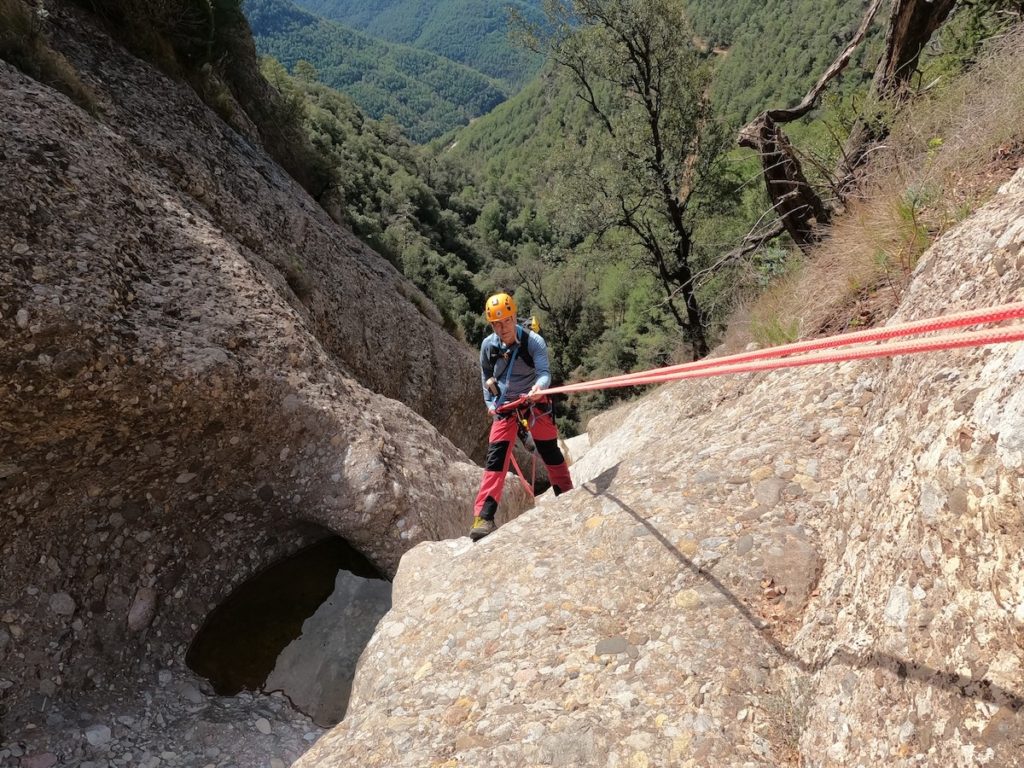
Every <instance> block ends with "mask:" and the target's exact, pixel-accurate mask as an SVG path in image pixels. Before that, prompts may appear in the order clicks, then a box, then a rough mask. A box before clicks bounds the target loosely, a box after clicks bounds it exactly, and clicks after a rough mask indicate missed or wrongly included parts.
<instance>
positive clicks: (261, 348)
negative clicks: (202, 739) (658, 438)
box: [0, 7, 524, 766]
mask: <svg viewBox="0 0 1024 768" xmlns="http://www.w3.org/2000/svg"><path fill="white" fill-rule="evenodd" d="M70 13H71V12H70V11H69V10H68V9H67V8H60V7H58V8H57V9H55V12H54V14H53V15H52V17H51V21H52V23H53V24H54V27H53V29H52V30H51V32H52V33H53V36H54V41H55V44H56V45H57V46H58V47H60V49H61V50H62V51H63V52H64V53H65V54H66V55H67V56H68V58H69V59H70V60H71V61H72V62H73V63H74V64H75V66H76V67H77V68H78V69H79V71H80V73H81V75H82V77H83V79H85V80H86V81H87V82H88V83H89V84H90V86H91V87H92V88H93V89H94V90H95V91H96V93H97V94H98V96H99V100H100V113H99V116H98V117H94V116H92V115H89V114H87V113H86V112H84V111H82V110H81V109H79V108H78V107H76V106H74V105H73V104H72V103H71V102H70V101H69V100H68V99H66V98H65V97H63V96H61V95H60V94H58V93H57V92H55V91H54V90H52V89H50V88H48V87H46V86H45V85H42V84H40V83H38V82H36V81H34V80H31V79H29V78H27V77H25V76H23V75H22V74H20V73H19V72H18V71H17V70H15V69H14V68H12V67H10V66H8V65H7V64H6V63H5V62H3V61H0V102H2V104H3V115H2V117H0V177H2V178H3V184H0V764H4V765H6V764H7V761H8V760H9V759H10V758H12V757H14V758H19V759H21V761H22V765H39V764H43V763H45V762H46V761H47V760H48V759H49V758H46V757H40V758H39V760H38V761H36V762H35V763H33V762H32V760H31V756H32V755H33V754H35V753H41V754H43V755H46V754H55V755H56V756H57V757H58V758H59V759H60V760H61V761H62V762H63V763H66V764H69V765H70V764H77V762H74V761H85V762H89V761H90V760H91V759H93V758H95V759H96V760H107V759H110V760H113V759H114V758H115V757H117V758H118V760H120V761H121V762H123V763H124V764H127V765H135V764H142V763H139V762H136V761H135V760H136V758H137V756H138V755H137V750H133V748H132V745H136V746H137V745H138V744H141V743H144V739H142V737H141V736H140V737H139V739H134V737H132V736H131V734H130V733H129V734H126V736H125V740H122V741H119V740H118V739H119V737H118V732H119V731H123V730H124V728H127V729H128V730H129V731H131V730H132V729H133V728H134V727H135V726H134V725H125V724H124V723H122V724H121V725H123V726H124V728H121V727H120V726H118V725H117V721H116V718H118V717H120V718H129V719H131V720H132V723H134V724H135V725H138V726H139V729H141V730H140V731H139V732H140V733H141V732H143V731H145V732H146V733H149V734H150V735H151V736H154V737H155V738H156V739H157V740H161V741H162V740H164V739H165V738H166V740H167V741H166V742H165V743H166V744H168V746H167V747H166V748H165V749H164V751H167V752H179V753H181V752H182V749H184V745H186V744H187V745H189V749H191V745H192V740H191V739H192V737H191V736H190V735H189V734H192V733H193V730H192V729H194V728H195V727H198V725H199V724H200V723H201V721H202V719H203V717H205V714H204V713H205V712H210V713H214V712H219V713H220V714H211V716H213V717H215V718H217V721H218V722H222V721H225V720H229V719H230V718H232V717H236V718H237V717H241V716H242V715H244V707H243V708H242V709H239V707H240V705H239V704H238V702H234V701H221V700H217V699H208V698H207V697H206V696H205V694H202V693H201V692H199V693H196V694H195V696H194V697H193V698H196V701H191V700H189V701H190V705H191V708H188V709H186V710H182V711H180V712H176V714H175V718H177V719H176V720H175V723H176V724H174V725H173V726H172V725H170V724H167V723H165V722H161V720H166V717H165V716H164V715H161V714H160V712H161V709H160V707H159V706H158V705H159V703H160V702H162V701H166V697H164V696H163V693H161V691H162V690H163V688H162V687H161V685H162V684H161V678H160V677H159V675H161V674H163V675H165V676H166V675H171V676H172V678H173V679H174V680H178V679H187V678H188V672H187V670H185V669H184V667H183V659H184V656H185V649H186V647H187V644H188V642H189V640H190V639H191V637H192V636H193V635H194V633H195V631H196V629H197V628H198V626H199V625H200V624H201V622H202V621H203V618H204V616H205V615H206V613H207V612H208V611H209V610H210V609H211V608H212V607H213V606H214V605H216V603H217V602H218V601H220V600H222V599H223V598H224V597H225V596H226V595H227V594H228V593H229V592H230V591H231V589H232V588H234V587H235V586H237V585H238V584H239V583H241V582H242V581H243V580H245V579H246V578H247V577H248V576H249V575H251V574H253V573H255V572H256V571H258V570H260V569H261V568H263V567H265V566H266V565H267V564H269V563H271V562H273V561H274V560H276V559H277V558H279V557H281V556H284V555H287V554H290V553H292V552H295V551H297V550H298V549H300V548H301V547H302V546H304V545H305V544H308V543H309V542H311V541H314V540H317V539H319V538H322V537H324V536H326V535H329V534H331V533H334V534H337V535H340V536H341V537H343V538H344V539H346V540H347V541H348V542H349V543H350V544H352V545H353V546H354V547H356V548H357V549H358V550H359V551H360V552H362V553H363V554H364V555H366V556H367V557H368V558H369V559H370V560H371V561H373V562H374V563H375V564H376V566H377V567H378V568H379V569H380V570H381V571H382V572H383V573H384V574H386V575H390V574H392V573H393V572H394V570H395V568H396V567H397V563H398V560H399V557H400V556H401V554H402V553H403V552H404V551H405V550H406V549H408V548H409V547H411V546H412V545H413V544H415V543H416V542H418V541H421V540H424V539H427V538H443V537H451V536H459V535H463V534H464V532H465V531H466V529H467V526H468V523H469V520H470V519H471V505H472V499H473V496H474V493H475V490H476V486H477V483H478V481H479V472H480V470H479V468H478V467H477V466H476V465H474V464H473V463H472V462H471V461H470V459H469V458H468V457H467V455H466V452H465V451H469V452H471V453H472V454H473V455H475V456H479V455H481V453H482V451H483V449H484V442H485V433H486V428H487V423H486V419H485V416H484V414H483V409H482V407H481V404H480V395H479V391H478V386H479V385H478V379H477V372H476V364H475V356H474V354H473V353H472V351H471V350H468V349H466V348H465V347H464V346H463V345H460V344H459V343H457V342H456V341H455V340H454V339H452V338H451V337H450V336H448V335H447V334H445V333H444V331H443V330H442V329H441V328H440V327H439V326H438V325H437V324H436V323H433V322H431V321H430V320H429V319H428V318H427V317H425V316H424V314H423V313H422V312H421V310H420V309H419V307H420V306H423V307H426V306H427V305H426V304H425V303H424V302H425V299H423V297H422V296H421V295H419V294H418V293H417V291H416V289H415V288H414V287H413V286H412V285H411V284H409V283H408V282H407V281H405V280H404V279H403V278H402V277H401V276H400V275H399V274H398V273H397V272H396V271H395V270H394V269H393V268H392V267H391V266H390V265H388V264H387V263H386V262H385V261H384V260H383V259H381V258H380V257H379V256H377V255H376V254H374V253H372V252H371V251H369V250H368V249H367V248H365V247H364V246H363V245H361V244H360V243H359V242H358V241H357V240H356V239H355V238H354V237H353V236H352V235H351V233H349V232H347V231H345V230H343V229H342V228H340V227H338V226H336V225H334V224H333V223H332V222H331V221H330V219H329V218H328V217H327V216H326V215H325V214H324V213H323V211H321V210H320V209H319V208H318V207H317V206H316V205H315V204H314V203H313V202H312V201H311V200H310V199H309V197H308V196H307V195H306V194H305V193H304V192H303V191H302V190H301V188H299V187H298V186H297V185H296V184H295V183H293V182H292V181H291V179H290V178H289V177H287V176H286V175H285V174H284V173H283V172H282V171H281V170H280V169H279V168H278V167H277V166H275V165H274V164H273V163H272V162H271V161H269V160H268V158H267V157H266V155H265V154H264V153H263V152H262V150H260V149H259V148H257V147H254V146H253V145H251V144H250V143H249V142H248V141H247V140H245V139H244V138H242V137H240V136H239V135H238V134H236V133H235V132H234V131H232V130H231V129H230V128H228V127H227V126H226V125H225V124H224V123H223V122H222V121H221V120H220V119H219V118H217V117H216V116H215V115H214V114H213V112H211V111H210V110H209V109H208V108H207V107H206V106H205V105H203V104H202V103H201V102H200V101H199V99H198V98H197V97H196V95H195V94H194V93H193V92H192V91H191V90H190V89H189V87H188V86H187V85H185V84H182V83H178V82H174V81H171V80H169V79H168V78H167V77H165V76H163V75H161V74H159V73H158V72H156V71H155V70H154V69H153V68H151V67H149V66H148V65H146V64H144V63H143V62H141V61H139V60H137V59H135V58H134V57H132V56H129V55H128V54H126V53H125V52H124V51H123V50H121V49H120V48H119V47H118V46H117V45H115V44H114V43H112V42H111V41H110V40H109V39H108V38H106V37H104V36H103V35H102V33H100V32H99V31H97V30H95V29H93V28H92V27H91V25H90V23H89V22H88V21H87V20H85V19H83V18H80V17H78V16H75V15H69V14H70ZM414 411H415V412H414ZM419 414H423V416H426V417H427V418H424V417H423V416H421V415H419ZM427 419H430V420H432V422H433V424H432V423H431V422H430V421H428V420H427ZM435 426H436V428H435ZM446 435H447V436H446ZM449 438H450V439H449ZM463 449H464V450H463ZM507 501H508V502H509V504H510V506H509V507H507V508H505V509H504V510H503V512H502V514H504V515H512V514H515V511H516V509H517V505H518V506H519V507H521V506H522V505H523V504H524V499H523V494H522V493H521V491H519V490H517V489H516V488H515V487H514V486H513V485H512V484H510V492H509V494H508V496H507ZM193 687H194V686H193ZM90 697H91V698H90ZM90 701H93V702H94V703H93V704H90V703H89V702H90ZM266 701H268V700H264V702H263V703H260V702H256V703H254V704H252V707H257V708H258V707H261V706H270V705H269V704H266ZM274 706H276V704H275V705H274ZM252 707H250V708H252ZM76 712H79V713H84V714H82V715H81V716H82V717H85V715H86V714H88V715H90V716H91V717H93V718H95V719H94V720H93V721H90V722H80V719H79V717H78V716H76V715H75V713H76ZM140 712H149V713H151V714H152V717H151V718H150V719H147V717H146V716H143V715H141V714H139V713H140ZM232 713H234V714H232ZM101 714H103V717H100V715H101ZM107 715H109V717H107ZM294 716H295V715H294V713H292V714H291V715H287V714H282V715H281V718H279V719H283V720H287V719H288V718H289V717H294ZM242 719H244V717H242ZM270 720H271V721H273V720H274V718H270ZM299 721H304V724H302V722H300V725H299V726H297V730H296V729H292V730H293V731H294V732H295V733H298V737H297V738H296V739H291V740H288V745H289V746H288V748H287V749H286V750H285V751H286V752H287V753H288V754H289V755H291V757H294V756H295V755H296V754H298V752H299V751H301V749H300V747H302V748H304V746H305V745H306V744H308V741H306V740H305V734H306V733H311V732H316V731H317V730H318V729H316V728H312V729H310V728H309V723H308V721H306V720H305V719H304V718H299ZM92 725H96V726H98V727H97V728H96V729H94V730H92V731H88V732H87V731H84V730H83V728H84V727H90V726H92ZM150 726H152V727H150ZM103 728H107V729H111V732H112V734H113V735H112V736H111V735H110V734H108V733H107V731H105V730H103ZM147 729H148V730H147ZM215 730H216V729H215ZM218 732H219V731H218ZM290 732H291V731H290ZM260 733H262V731H261V732H260ZM264 735H265V734H264ZM173 738H180V739H181V741H180V743H179V744H178V747H181V749H179V748H176V747H175V746H174V743H173ZM228 743H230V740H229V742H228ZM117 744H121V745H122V746H123V745H128V746H126V747H125V748H124V749H122V750H120V751H118V750H114V751H111V750H112V749H113V746H112V745H117ZM269 745H270V742H269V741H268V742H267V745H265V746H269ZM5 750H6V752H5ZM129 753H130V754H129ZM126 754H129V756H127V757H125V755H126ZM189 754H192V753H191V752H190V753H189ZM246 754H248V752H246ZM260 754H261V753H260V752H259V750H254V751H253V752H252V755H251V757H252V760H253V761H254V762H250V763H245V762H244V761H243V760H242V758H241V757H238V756H237V755H234V754H228V753H225V754H223V755H222V756H221V757H220V758H218V759H216V760H210V761H209V762H212V763H214V764H233V765H246V764H248V765H254V766H255V765H261V766H262V765H265V764H266V759H267V757H269V756H273V755H274V752H273V750H271V749H269V748H268V749H267V750H265V751H264V752H263V753H262V755H263V756H259V755H260ZM156 756H157V758H159V759H163V758H160V756H159V754H157V755H156ZM193 757H194V755H193ZM122 758H123V759H122ZM147 759H148V758H147ZM275 759H278V758H277V757H275ZM280 759H285V758H284V756H283V753H282V757H280ZM289 759H291V758H289ZM174 760H178V763H177V764H181V765H200V764H203V763H202V762H192V758H189V759H187V760H186V759H185V758H180V759H179V758H174ZM174 760H172V758H166V759H164V763H166V764H175V763H174Z"/></svg>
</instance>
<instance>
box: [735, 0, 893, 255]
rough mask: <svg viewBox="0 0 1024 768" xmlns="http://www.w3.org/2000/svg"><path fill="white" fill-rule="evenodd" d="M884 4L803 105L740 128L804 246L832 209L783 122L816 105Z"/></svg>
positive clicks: (789, 228) (874, 7) (779, 210)
mask: <svg viewBox="0 0 1024 768" xmlns="http://www.w3.org/2000/svg"><path fill="white" fill-rule="evenodd" d="M897 2H900V0H897ZM881 4H882V0H873V1H872V3H871V5H870V7H869V8H868V10H867V12H866V13H865V14H864V18H863V19H862V20H861V24H860V27H859V28H858V29H857V32H856V33H855V34H854V36H853V38H852V39H851V40H850V42H849V44H847V46H846V48H845V49H844V50H843V52H842V53H840V54H839V56H838V58H836V60H835V61H833V62H832V64H831V65H830V66H829V68H828V69H826V70H825V72H824V73H823V74H822V75H821V77H819V78H818V82H817V83H815V84H814V87H813V88H811V90H810V91H808V92H807V95H806V96H804V98H803V100H802V101H801V102H800V103H799V104H797V105H796V106H795V107H791V108H789V109H770V110H767V111H765V112H762V113H761V114H760V115H758V116H757V117H755V118H754V119H753V120H751V121H750V122H749V123H747V125H745V126H744V127H743V128H742V129H741V130H740V132H739V136H738V139H737V140H738V143H739V145H740V146H741V147H749V148H750V149H753V150H754V151H755V152H757V153H758V156H759V157H760V159H761V168H762V170H763V176H764V184H765V189H766V191H767V192H768V199H769V200H771V203H772V206H773V207H774V208H775V212H776V214H777V215H778V217H779V220H780V221H781V222H782V226H783V227H784V228H785V231H786V232H788V233H789V236H790V237H791V238H793V242H795V243H796V244H797V245H798V246H799V247H800V248H801V249H802V250H806V249H807V248H809V247H810V246H811V245H812V244H814V243H815V242H817V241H818V239H819V237H820V235H819V231H820V228H821V227H822V226H823V225H825V224H827V223H828V222H829V219H830V217H831V214H830V211H829V209H828V207H827V206H826V205H825V204H824V203H823V202H822V200H821V198H820V197H819V195H818V193H817V192H816V191H815V190H814V188H813V187H812V186H811V185H810V183H809V182H808V181H807V177H806V176H805V175H804V172H803V168H802V167H801V165H800V161H799V159H797V156H796V154H795V153H794V151H793V146H792V145H791V144H790V143H789V139H787V138H786V135H785V134H784V133H783V132H782V129H781V128H780V127H779V125H780V124H781V123H790V122H792V121H794V120H797V119H799V118H801V117H803V116H804V115H806V114H807V113H808V112H810V111H811V109H813V108H814V106H815V105H816V104H817V102H818V99H819V97H820V96H821V93H822V91H824V90H825V86H827V85H828V84H829V83H830V82H831V81H832V80H833V79H834V78H835V77H836V76H838V75H839V73H840V72H842V71H843V70H844V69H845V68H846V65H847V64H849V63H850V59H851V58H852V57H853V54H854V52H855V51H856V50H857V48H858V47H859V46H860V44H861V42H862V41H863V40H864V38H865V36H866V35H867V32H868V28H869V27H870V26H871V22H872V20H873V19H874V17H875V14H876V13H877V12H878V8H879V6H881Z"/></svg>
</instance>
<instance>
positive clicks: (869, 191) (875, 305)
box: [716, 28, 1024, 355]
mask: <svg viewBox="0 0 1024 768" xmlns="http://www.w3.org/2000/svg"><path fill="white" fill-rule="evenodd" d="M1022 161H1024V28H1017V29H1015V30H1013V31H1012V32H1010V33H1009V34H1007V35H1004V36H1003V37H1002V38H1001V39H1000V40H998V41H994V43H993V44H992V48H991V51H990V53H989V55H988V56H986V57H985V58H984V59H983V60H982V62H981V63H980V64H979V66H978V67H977V68H976V69H975V70H974V71H972V72H970V73H968V74H966V75H964V76H962V77H960V78H957V79H956V80H953V81H951V82H949V83H946V84H944V85H941V86H938V87H936V88H934V89H933V91H932V92H931V93H930V94H928V95H927V96H925V97H923V98H920V99H918V100H917V101H915V102H914V103H913V104H911V105H910V106H909V107H908V108H906V109H905V110H904V111H903V112H902V113H901V114H899V115H898V116H897V117H896V120H895V123H894V126H893V129H892V132H891V134H890V136H889V138H888V140H887V141H886V142H885V145H884V146H882V147H880V148H879V149H878V150H876V151H875V152H874V154H873V156H872V158H871V162H870V165H869V167H868V168H867V170H866V173H865V175H864V177H863V179H862V181H861V184H860V187H859V190H858V192H857V194H856V195H854V196H852V197H851V198H850V199H849V200H848V201H847V205H846V208H845V210H844V211H842V212H841V213H840V214H839V215H837V216H836V218H835V220H834V223H833V226H832V229H831V231H830V232H829V234H828V236H827V239H826V240H825V241H824V242H823V243H822V244H821V245H820V246H819V247H818V248H816V249H815V252H814V253H812V254H810V255H809V257H808V258H807V259H806V260H804V261H803V263H802V264H801V266H800V267H799V268H797V269H796V270H794V272H793V273H791V274H790V275H789V276H787V277H785V278H783V279H782V280H781V281H779V282H776V283H775V284H774V285H773V286H772V287H771V288H770V289H768V290H767V291H766V292H764V293H763V294H761V295H760V296H759V297H757V298H756V299H755V300H753V301H752V302H750V303H749V304H748V305H746V306H744V307H741V308H740V309H739V310H738V311H737V312H736V313H735V314H734V315H733V317H732V318H730V322H729V327H728V331H727V332H726V334H725V338H724V340H723V342H722V344H721V345H720V347H719V348H718V349H717V350H716V354H718V355H721V354H730V353H733V352H736V351H739V350H741V349H743V348H744V347H746V346H747V345H748V344H750V343H751V342H755V343H757V344H758V345H760V346H774V345H775V344H781V343H786V342H788V341H794V340H796V339H798V338H808V337H813V336H817V335H822V334H826V333H837V332H842V331H844V330H850V329H852V328H855V327H863V326H868V325H872V324H875V323H878V322H881V321H883V320H885V318H887V317H888V316H889V315H890V314H891V313H892V311H893V310H894V309H895V307H896V305H897V304H898V303H899V300H900V298H901V296H902V293H903V290H904V288H905V286H906V284H907V281H908V280H909V278H910V274H911V272H912V270H913V268H914V265H915V264H916V263H917V260H918V258H919V257H920V255H921V254H922V253H923V252H924V250H925V249H926V248H927V246H928V245H929V244H930V243H931V242H932V241H933V240H934V239H935V238H936V237H938V236H939V235H941V234H942V233H943V232H945V231H946V230H948V229H949V228H950V227H952V226H953V225H954V224H956V223H957V222H959V221H962V220H963V219H964V218H966V217H967V216H968V215H970V214H971V213H972V212H973V211H974V210H975V209H977V208H978V207H979V206H980V205H981V204H983V203H984V202H985V200H987V199H988V198H989V197H990V196H991V195H992V194H993V192H994V191H995V189H996V188H997V187H998V186H999V184H1001V183H1002V182H1003V181H1005V179H1006V178H1007V177H1008V176H1009V175H1010V174H1011V173H1012V172H1013V170H1015V169H1016V168H1017V167H1018V166H1019V165H1020V164H1021V163H1022Z"/></svg>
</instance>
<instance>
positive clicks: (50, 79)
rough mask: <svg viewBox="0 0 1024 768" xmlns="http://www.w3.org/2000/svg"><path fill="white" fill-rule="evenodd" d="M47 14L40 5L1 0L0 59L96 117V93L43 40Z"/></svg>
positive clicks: (18, 0) (17, 0) (14, 0)
mask: <svg viewBox="0 0 1024 768" xmlns="http://www.w3.org/2000/svg"><path fill="white" fill-rule="evenodd" d="M48 15H49V14H48V13H47V11H46V8H45V7H44V6H43V5H42V4H41V3H40V4H38V5H35V6H30V5H29V4H28V3H27V2H25V0H0V58H4V59H6V60H7V61H9V62H10V63H11V64H13V65H14V66H16V67H17V68H18V69H20V70H21V71H22V72H24V73H25V74H26V75H28V76H29V77H32V78H35V79H36V80H39V81H40V82H42V83H45V84H46V85H49V86H51V87H53V88H56V89H57V90H59V91H61V92H62V93H64V94H65V95H67V96H68V97H70V98H71V100H72V101H74V102H75V103H76V104H78V106H80V107H82V108H83V109H85V110H86V111H88V112H90V113H92V114H95V113H96V112H97V111H98V105H97V101H96V94H95V93H93V91H92V89H91V88H89V86H87V85H86V84H85V83H83V82H82V80H81V78H79V76H78V72H76V71H75V68H74V67H73V66H71V63H70V62H69V61H68V60H67V59H66V58H64V56H62V55H61V54H60V53H58V52H57V51H55V50H53V49H52V48H51V47H50V45H49V43H48V42H47V40H46V36H45V34H44V32H45V26H46V19H47V17H48Z"/></svg>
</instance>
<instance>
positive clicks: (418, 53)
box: [243, 0, 506, 142]
mask: <svg viewBox="0 0 1024 768" xmlns="http://www.w3.org/2000/svg"><path fill="white" fill-rule="evenodd" d="M243 9H244V11H245V14H246V16H247V17H248V19H249V24H250V25H251V27H252V32H253V39H254V40H255V42H256V48H257V50H258V51H259V52H260V54H262V55H269V56H273V57H274V58H275V59H277V60H279V61H280V62H281V63H282V64H284V66H285V67H287V68H288V70H289V71H291V70H292V69H293V67H294V66H295V63H296V62H297V61H299V60H300V59H303V60H305V61H308V62H310V63H311V64H312V65H313V66H314V67H315V68H316V71H317V77H318V79H319V80H320V81H321V82H323V83H324V84H326V85H329V86H330V87H332V88H335V89H337V90H339V91H342V92H343V93H346V94H348V95H349V96H350V97H351V98H352V100H353V101H355V102H356V104H358V105H359V107H360V109H362V110H363V111H365V112H366V113H367V114H368V115H370V116H371V117H374V118H377V119H380V118H383V117H385V116H388V115H390V116H391V117H393V118H394V119H395V121H396V122H397V123H398V124H399V125H400V126H401V127H402V129H403V130H404V131H405V133H406V135H408V136H409V137H410V138H412V139H413V140H414V141H417V142H425V141H429V140H430V139H432V138H435V137H437V136H440V135H441V134H443V133H445V132H446V131H449V130H451V129H452V128H455V127H456V126H459V125H463V124H465V123H467V122H468V121H469V120H470V119H471V118H473V117H475V116H477V115H481V114H484V113H486V112H488V111H490V110H491V109H493V108H494V107H495V106H496V105H497V104H500V103H501V102H502V101H504V100H505V97H506V90H505V89H504V88H503V87H502V85H501V84H500V83H498V82H497V81H495V80H493V79H491V78H488V77H486V76H484V75H482V74H480V73H479V72H476V71H474V70H472V69H470V68H469V67H465V66H462V65H460V64H457V63H455V62H453V61H450V60H448V59H445V58H443V57H441V56H437V55H435V54H433V53H430V52H428V51H423V50H418V49H416V48H412V47H409V46H405V45H400V44H396V43H389V42H384V41H381V40H378V39H375V38H373V37H370V36H368V35H365V34H362V33H360V32H357V31H355V30H353V29H350V28H349V27H346V26H344V25H343V24H340V23H338V22H335V21H329V20H326V19H322V18H319V17H317V16H315V15H313V14H311V13H309V12H307V11H304V10H302V9H301V8H299V7H298V6H296V5H293V4H292V3H290V2H288V1H287V0H245V3H244V5H243Z"/></svg>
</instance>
